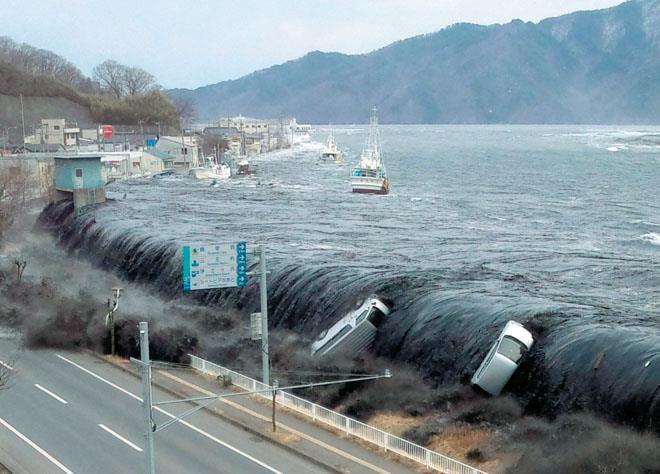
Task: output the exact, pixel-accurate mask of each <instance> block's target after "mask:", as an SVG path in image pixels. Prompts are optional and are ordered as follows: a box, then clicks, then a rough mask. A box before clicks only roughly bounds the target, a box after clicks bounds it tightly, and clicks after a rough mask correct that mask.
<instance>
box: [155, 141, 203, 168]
mask: <svg viewBox="0 0 660 474" xmlns="http://www.w3.org/2000/svg"><path fill="white" fill-rule="evenodd" d="M153 149H154V150H158V151H160V152H163V153H167V154H168V155H170V156H171V157H173V158H174V166H196V163H198V162H199V145H198V143H197V137H196V136H186V137H160V138H159V139H158V142H156V146H155V147H154V148H153Z"/></svg>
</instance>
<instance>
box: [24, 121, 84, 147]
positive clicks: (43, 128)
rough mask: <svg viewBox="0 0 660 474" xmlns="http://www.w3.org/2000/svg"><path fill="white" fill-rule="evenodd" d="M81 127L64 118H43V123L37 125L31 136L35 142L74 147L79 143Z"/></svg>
mask: <svg viewBox="0 0 660 474" xmlns="http://www.w3.org/2000/svg"><path fill="white" fill-rule="evenodd" d="M79 139H80V128H79V127H78V124H76V123H67V122H66V120H65V119H63V118H56V119H41V125H40V126H39V127H36V129H35V134H34V135H33V137H31V142H32V143H33V144H48V145H62V146H65V147H73V146H76V145H78V140H79Z"/></svg>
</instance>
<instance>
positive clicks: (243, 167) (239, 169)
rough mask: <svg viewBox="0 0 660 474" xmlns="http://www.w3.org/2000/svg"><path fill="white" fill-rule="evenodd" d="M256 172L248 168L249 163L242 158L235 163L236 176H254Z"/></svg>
mask: <svg viewBox="0 0 660 474" xmlns="http://www.w3.org/2000/svg"><path fill="white" fill-rule="evenodd" d="M256 172H257V170H255V169H254V168H253V167H251V166H250V162H249V161H248V160H247V159H246V158H243V159H241V160H239V161H238V163H236V175H237V176H249V175H251V174H255V173H256Z"/></svg>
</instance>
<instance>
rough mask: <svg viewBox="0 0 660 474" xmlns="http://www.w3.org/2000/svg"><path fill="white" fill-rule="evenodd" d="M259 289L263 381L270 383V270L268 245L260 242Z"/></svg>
mask: <svg viewBox="0 0 660 474" xmlns="http://www.w3.org/2000/svg"><path fill="white" fill-rule="evenodd" d="M259 274H260V275H261V279H260V281H259V290H260V292H261V365H262V377H261V381H262V382H263V383H265V384H266V385H270V355H269V348H268V272H267V271H266V247H265V245H263V244H259Z"/></svg>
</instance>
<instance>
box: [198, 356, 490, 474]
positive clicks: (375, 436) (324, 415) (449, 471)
mask: <svg viewBox="0 0 660 474" xmlns="http://www.w3.org/2000/svg"><path fill="white" fill-rule="evenodd" d="M190 365H191V366H192V367H193V368H194V369H197V370H199V371H200V372H203V373H206V374H210V375H214V376H222V377H223V378H224V380H225V381H228V382H231V383H232V384H233V385H236V386H237V387H240V388H242V389H244V390H250V391H252V390H268V389H270V388H271V387H270V386H268V385H266V384H264V383H262V382H259V381H258V380H255V379H252V378H250V377H246V376H245V375H243V374H240V373H238V372H235V371H233V370H229V369H227V368H225V367H222V366H221V365H218V364H214V363H213V362H209V361H207V360H204V359H201V358H199V357H197V356H194V355H191V356H190ZM257 395H258V396H261V397H263V398H267V399H270V398H271V396H270V394H268V393H261V394H257ZM276 401H277V403H279V404H280V405H282V406H285V407H287V408H289V409H291V410H294V411H296V412H298V413H302V414H304V415H307V416H309V417H310V418H311V419H312V420H314V421H318V422H320V423H324V424H326V425H329V426H332V427H333V428H336V429H338V430H341V431H342V432H344V433H346V434H348V435H352V436H355V437H356V438H359V439H362V440H365V441H368V442H370V443H372V444H374V445H376V446H378V447H380V448H383V449H384V450H385V451H390V452H393V453H396V454H398V455H400V456H403V457H404V458H407V459H411V460H413V461H416V462H418V463H420V464H422V465H424V466H426V467H428V468H431V469H435V470H437V471H440V472H443V473H446V474H486V473H485V472H484V471H481V470H479V469H477V468H475V467H472V466H468V465H467V464H464V463H462V462H460V461H457V460H456V459H452V458H450V457H447V456H444V455H442V454H440V453H436V452H435V451H431V450H430V449H427V448H425V447H423V446H419V445H418V444H415V443H411V442H410V441H407V440H405V439H403V438H400V437H398V436H395V435H393V434H390V433H387V432H385V431H383V430H379V429H378V428H374V427H373V426H370V425H367V424H365V423H362V422H360V421H358V420H354V419H353V418H349V417H347V416H344V415H342V414H341V413H337V412H335V411H332V410H328V409H327V408H325V407H322V406H321V405H317V404H316V403H312V402H310V401H309V400H305V399H304V398H300V397H297V396H295V395H292V394H290V393H288V392H284V391H281V390H280V391H278V397H277V399H276Z"/></svg>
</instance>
